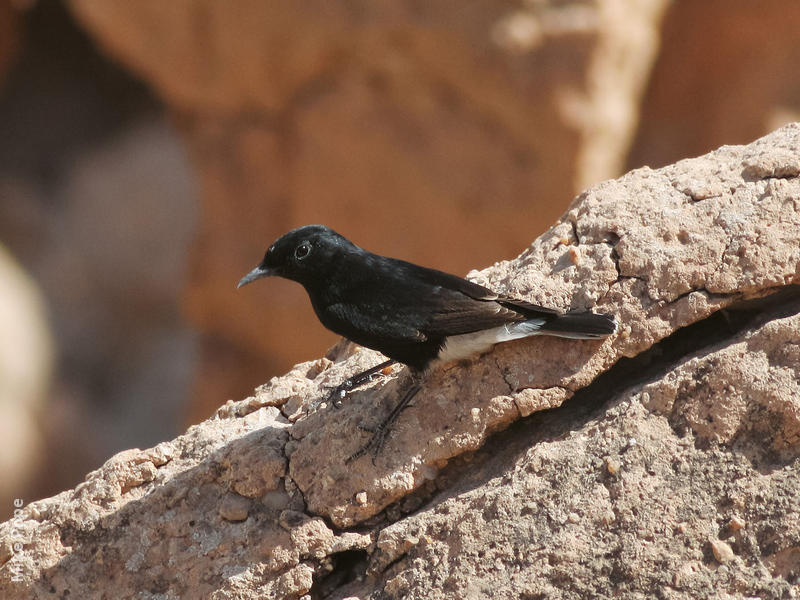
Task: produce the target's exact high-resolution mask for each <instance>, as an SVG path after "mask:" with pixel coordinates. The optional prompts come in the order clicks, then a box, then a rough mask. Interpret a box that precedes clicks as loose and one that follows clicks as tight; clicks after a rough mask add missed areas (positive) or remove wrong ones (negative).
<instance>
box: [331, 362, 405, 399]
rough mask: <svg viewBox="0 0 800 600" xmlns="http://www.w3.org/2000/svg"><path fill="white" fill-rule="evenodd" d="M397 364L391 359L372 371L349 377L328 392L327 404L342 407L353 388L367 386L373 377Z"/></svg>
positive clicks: (368, 370)
mask: <svg viewBox="0 0 800 600" xmlns="http://www.w3.org/2000/svg"><path fill="white" fill-rule="evenodd" d="M395 362H397V361H395V360H392V359H389V360H386V361H384V362H382V363H381V364H379V365H375V366H374V367H372V368H371V369H367V370H366V371H362V372H361V373H356V374H355V375H353V376H352V377H348V378H347V379H345V380H344V381H343V382H342V383H340V384H339V385H337V386H336V387H335V388H333V389H332V390H331V391H330V392H328V395H327V396H326V397H325V400H326V402H331V403H333V405H334V406H336V407H339V406H341V405H342V399H343V398H344V397H345V396H347V392H349V391H350V390H352V389H353V388H357V387H358V386H360V385H363V384H365V383H366V382H368V381H369V380H370V379H372V377H373V375H375V374H376V373H378V372H380V371H383V370H384V369H385V368H386V367H389V366H391V365H393V364H394V363H395Z"/></svg>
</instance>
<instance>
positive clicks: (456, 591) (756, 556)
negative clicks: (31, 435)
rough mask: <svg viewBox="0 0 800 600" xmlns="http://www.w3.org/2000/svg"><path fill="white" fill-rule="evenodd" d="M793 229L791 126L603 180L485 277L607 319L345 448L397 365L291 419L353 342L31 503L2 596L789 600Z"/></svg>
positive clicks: (11, 531) (793, 465)
mask: <svg viewBox="0 0 800 600" xmlns="http://www.w3.org/2000/svg"><path fill="white" fill-rule="evenodd" d="M799 231H800V124H794V125H790V126H787V127H785V128H782V129H780V130H778V131H776V132H775V133H773V134H771V135H770V136H768V137H765V138H763V139H761V140H758V141H756V142H754V143H752V144H750V145H749V146H741V147H724V148H721V149H719V150H717V151H715V152H713V153H711V154H709V155H707V156H704V157H701V158H697V159H692V160H686V161H681V162H680V163H677V164H676V165H672V166H670V167H667V168H664V169H661V170H658V171H653V170H650V169H640V170H637V171H634V172H632V173H630V174H628V175H626V176H624V177H622V178H620V179H618V180H615V181H610V182H606V183H604V184H601V185H599V186H596V187H595V188H592V189H590V190H588V191H587V192H585V193H584V194H582V195H581V196H580V197H578V198H577V199H576V200H575V202H574V203H573V204H572V206H571V207H570V210H569V212H568V213H567V214H566V215H565V216H564V217H563V219H562V220H561V221H560V222H559V223H557V224H556V225H555V226H554V227H553V228H551V229H550V230H549V231H548V232H547V233H546V234H544V235H543V236H541V237H540V238H539V239H537V240H536V241H535V242H534V243H533V244H532V245H531V246H530V248H529V249H528V250H526V251H525V252H524V253H523V254H522V255H521V256H520V257H518V258H517V259H514V260H512V261H507V262H504V263H498V264H497V265H495V266H494V267H491V268H489V269H486V270H485V271H482V272H474V273H473V274H472V277H473V278H474V279H475V280H477V281H480V282H482V283H486V284H488V285H491V286H492V287H494V288H496V289H498V290H501V291H504V292H507V293H511V294H514V295H517V296H521V297H524V298H528V299H530V300H533V301H537V302H544V303H547V304H552V305H555V306H560V307H562V308H570V307H573V308H577V307H588V306H597V307H598V308H599V309H601V310H608V311H611V312H614V313H616V314H617V315H618V316H619V318H620V320H621V327H620V331H619V333H618V334H617V335H615V336H614V337H612V338H610V339H608V340H606V341H604V342H602V343H599V342H580V341H570V340H554V339H544V338H543V339H531V340H523V341H519V342H515V343H510V344H506V345H503V346H500V347H498V348H496V350H495V351H493V352H492V353H489V354H487V355H485V356H483V357H481V358H479V359H476V360H474V361H472V362H471V363H469V364H468V365H455V366H452V367H450V368H448V369H445V370H442V371H440V372H438V373H437V374H436V375H435V376H434V377H432V378H431V379H430V380H429V381H428V382H427V383H426V385H425V387H424V389H423V391H422V392H421V393H420V394H419V396H418V397H417V399H416V400H415V403H414V406H412V407H411V408H409V409H408V410H407V411H405V412H404V413H403V414H402V416H401V418H400V419H399V421H398V422H397V425H396V427H395V429H394V430H393V433H392V435H391V436H390V437H389V440H388V443H387V445H386V447H385V448H384V450H383V452H382V453H381V454H380V455H379V456H378V458H377V460H376V461H375V464H373V463H372V462H371V461H370V460H369V458H368V457H363V458H361V459H358V460H357V461H355V462H353V463H351V464H349V465H345V464H344V460H345V458H346V457H347V456H349V455H350V454H351V453H352V452H353V451H354V450H356V449H357V448H358V447H359V446H360V445H361V444H362V443H363V442H364V441H365V439H366V434H365V433H363V432H361V431H360V430H359V429H358V425H360V424H365V425H369V424H371V423H374V422H376V421H377V420H378V419H380V418H381V416H382V415H383V414H384V411H385V410H386V409H387V407H388V405H389V403H390V402H393V401H395V400H396V398H397V395H398V394H399V391H400V388H401V387H402V386H403V385H404V379H405V377H406V374H405V372H404V371H403V370H402V369H397V370H396V374H395V375H393V376H392V377H390V378H388V380H383V381H377V382H375V383H373V384H372V385H370V386H368V387H367V388H365V389H363V390H359V391H357V392H355V393H353V394H352V395H351V396H350V398H349V399H348V400H347V401H346V402H345V405H344V407H343V408H341V409H339V410H336V409H334V408H332V407H325V408H321V409H319V410H318V411H317V412H315V413H312V414H311V415H309V416H307V417H301V415H302V408H303V406H304V405H306V403H307V402H308V401H310V400H313V399H316V398H318V397H319V396H320V394H322V393H323V392H324V388H325V386H328V385H331V384H333V383H335V382H338V381H340V380H341V379H342V378H343V377H345V376H346V375H348V374H350V373H352V372H353V371H355V370H357V369H358V368H360V367H363V366H365V365H371V364H374V362H376V361H377V360H379V357H378V356H377V355H376V354H375V353H373V352H370V351H366V350H358V349H355V348H353V347H352V346H351V345H348V344H340V345H339V346H337V347H336V348H334V350H333V351H332V352H331V353H329V356H328V357H327V358H323V359H319V360H317V361H311V362H308V363H303V364H301V365H297V366H296V367H295V368H294V369H293V370H292V371H291V372H290V373H288V374H287V375H286V376H284V377H280V378H274V379H273V380H272V381H271V382H270V383H269V384H267V385H265V386H263V387H262V388H260V389H259V390H257V393H256V395H255V396H254V397H252V398H248V399H246V400H243V401H240V402H229V403H228V404H226V405H225V406H223V407H222V408H220V410H219V411H218V414H217V416H216V417H215V418H213V419H210V420H208V421H206V422H204V423H202V424H200V425H198V426H195V427H192V428H191V429H190V430H189V431H188V432H187V433H186V434H185V435H183V436H181V437H179V438H177V439H176V440H174V441H172V442H169V443H165V444H162V445H160V446H158V447H156V448H154V449H151V450H146V451H139V450H131V451H128V452H124V453H122V454H120V455H117V456H116V457H114V458H112V459H111V460H110V461H108V462H107V463H106V464H105V465H104V466H103V467H101V468H100V469H99V470H98V471H95V472H94V473H92V474H90V475H89V476H88V478H87V481H86V482H85V483H83V484H82V485H80V486H79V487H78V488H76V489H75V490H71V491H67V492H64V493H63V494H60V495H59V496H56V497H55V498H52V499H48V500H42V501H39V502H36V503H33V504H31V505H29V506H27V507H25V508H23V509H22V510H21V511H20V513H19V514H18V515H17V516H16V517H15V518H14V519H12V520H11V521H9V522H7V523H5V524H3V525H1V526H0V564H2V566H0V596H2V597H4V598H5V597H8V598H27V597H47V596H48V595H54V596H55V597H63V596H64V595H65V593H66V591H67V590H69V592H70V595H71V596H72V597H82V598H112V597H113V598H120V597H148V598H156V597H157V598H186V597H213V598H243V597H248V598H275V597H277V598H300V597H302V596H303V595H305V594H309V595H310V597H319V598H323V597H328V598H347V597H358V598H366V597H374V598H377V597H390V598H431V597H447V598H490V597H491V598H518V597H542V598H544V597H547V598H587V597H612V596H614V597H630V598H639V597H641V598H645V597H666V598H699V597H733V598H745V597H767V598H773V597H774V598H781V597H791V594H796V593H798V592H800V588H798V577H800V567H798V561H797V557H798V556H799V555H800V519H798V503H797V497H798V496H799V495H800V466H799V463H798V461H799V460H800V417H798V415H800V403H799V402H800V401H798V398H799V397H800V393H798V392H800V386H799V385H798V378H799V377H800V354H798V350H797V349H798V348H799V347H800V291H798V287H797V286H798V284H800V244H798V242H797V238H798V232H799ZM562 402H563V404H561V403H562ZM559 404H561V406H558V405H559ZM554 406H557V408H554V409H553V410H549V411H542V409H544V408H550V407H554ZM532 412H536V414H533V415H531V416H529V417H527V418H525V419H522V418H521V415H522V414H530V413H532ZM509 426H510V427H509ZM501 430H503V431H502V433H499V434H497V435H494V436H492V437H488V436H489V434H491V433H493V432H498V431H501ZM734 524H735V525H734ZM15 543H16V544H19V545H18V546H17V547H16V548H15V547H14V544H15Z"/></svg>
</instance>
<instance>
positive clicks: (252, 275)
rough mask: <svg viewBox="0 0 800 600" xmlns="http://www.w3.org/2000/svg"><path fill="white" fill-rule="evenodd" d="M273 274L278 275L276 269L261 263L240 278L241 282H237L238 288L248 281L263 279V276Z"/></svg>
mask: <svg viewBox="0 0 800 600" xmlns="http://www.w3.org/2000/svg"><path fill="white" fill-rule="evenodd" d="M273 275H277V273H276V272H275V269H268V268H267V267H262V266H261V265H258V266H257V267H256V268H255V269H253V270H252V271H250V272H249V273H248V274H247V275H245V276H244V277H242V278H241V279H240V280H239V283H238V284H236V289H237V290H238V289H239V288H240V287H242V286H243V285H247V284H248V283H251V282H253V281H255V280H256V279H261V278H262V277H271V276H273Z"/></svg>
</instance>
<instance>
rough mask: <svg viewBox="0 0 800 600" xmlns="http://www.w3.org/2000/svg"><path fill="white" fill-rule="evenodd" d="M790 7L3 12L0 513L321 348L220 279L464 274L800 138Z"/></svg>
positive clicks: (191, 6) (795, 10) (277, 284)
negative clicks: (267, 264) (681, 171)
mask: <svg viewBox="0 0 800 600" xmlns="http://www.w3.org/2000/svg"><path fill="white" fill-rule="evenodd" d="M798 31H800V4H798V3H797V2H795V1H794V0H765V1H763V2H760V3H753V2H749V1H747V0H706V1H705V2H694V1H692V0H676V1H673V2H669V1H667V0H584V1H578V0H575V1H557V0H527V1H518V2H500V1H497V0H495V1H488V0H487V1H483V2H473V3H468V4H465V3H462V2H436V3H427V2H416V1H414V0H406V1H396V0H393V1H389V0H385V1H378V2H376V1H370V2H359V1H353V2H341V3H331V2H322V1H310V2H304V3H266V2H261V1H259V0H234V1H232V2H210V1H204V0H171V1H170V2H162V1H159V0H139V1H138V2H128V1H124V0H72V1H71V2H58V1H56V0H40V1H31V0H0V244H1V245H2V251H0V279H1V280H2V284H1V285H0V326H1V327H2V334H3V335H2V337H0V361H2V362H0V433H2V434H3V440H2V444H3V452H2V459H1V460H0V468H2V477H1V478H0V518H4V517H6V516H7V515H8V514H9V513H10V512H11V510H12V508H13V506H12V499H13V498H24V499H25V500H26V501H27V500H30V499H32V498H34V497H39V496H44V495H49V494H52V493H54V492H56V491H58V490H60V489H63V488H65V487H70V486H72V485H74V484H75V483H76V482H77V481H79V480H80V479H81V478H82V477H83V475H84V474H85V473H86V471H88V470H89V469H92V468H94V467H96V466H98V465H99V464H100V463H101V462H102V461H103V460H105V458H107V457H108V456H110V455H111V454H112V453H113V452H115V451H117V450H120V449H123V448H128V447H133V446H138V447H145V446H150V445H153V444H154V443H156V442H158V441H160V440H163V439H168V438H171V437H174V436H175V435H176V434H177V433H179V432H180V431H182V430H183V429H184V428H185V426H186V425H187V424H188V423H191V422H196V421H199V420H200V419H202V418H204V417H206V416H208V415H209V414H211V413H212V412H213V410H214V409H215V408H216V407H217V406H218V405H219V404H221V403H223V402H224V401H225V400H227V399H228V398H234V399H239V398H241V397H243V396H245V395H247V394H249V393H250V391H251V390H252V388H253V387H254V386H256V385H258V384H260V383H263V382H264V381H266V380H267V379H268V378H269V377H270V376H271V375H274V374H277V373H280V372H283V371H285V370H286V369H287V367H289V366H290V365H291V364H293V363H294V362H297V361H300V360H305V359H310V358H313V357H317V356H319V355H321V354H322V353H323V352H324V350H325V349H326V347H328V346H329V345H330V344H332V343H333V342H334V341H335V339H336V338H335V336H333V335H332V334H329V333H328V332H326V331H324V330H323V329H322V327H321V326H319V325H318V324H317V323H316V319H315V318H314V316H313V314H312V312H311V309H310V306H309V304H308V302H307V300H306V298H305V295H304V293H303V292H302V290H301V289H300V288H299V287H298V286H296V285H293V284H291V283H289V282H283V281H270V282H269V283H268V284H263V285H261V286H260V287H256V288H248V289H247V290H246V291H240V292H238V293H237V292H236V291H235V289H234V285H235V282H236V281H237V280H238V278H239V277H240V276H241V275H242V274H243V273H245V272H246V271H247V270H249V269H250V268H251V267H252V266H253V265H254V264H255V263H256V262H257V261H258V260H259V259H260V257H261V255H262V254H263V251H264V249H265V248H266V246H267V245H268V244H269V242H271V241H272V239H273V238H274V237H276V236H277V235H279V234H280V233H282V232H284V231H286V230H288V229H290V228H292V227H295V226H298V225H301V224H306V223H311V222H319V223H326V224H328V225H330V226H332V227H334V228H335V229H338V230H340V231H341V232H342V233H345V234H347V235H348V237H350V238H351V239H353V240H354V241H356V242H357V243H359V244H361V245H363V246H366V247H368V248H370V249H373V250H376V251H378V252H381V253H385V254H389V255H396V256H402V257H404V258H407V259H410V260H413V261H415V262H419V263H422V264H426V265H431V266H436V267H438V268H442V269H445V270H449V271H452V272H455V273H461V274H463V273H465V272H467V271H468V270H469V269H471V268H479V267H484V266H487V265H488V264H491V263H493V262H494V261H496V260H500V259H505V258H510V257H513V256H515V255H516V254H518V253H519V252H520V251H521V250H522V249H523V248H525V247H526V246H527V245H528V244H529V243H530V242H531V241H532V240H533V239H534V238H535V237H536V236H538V235H539V234H540V233H542V232H543V231H544V230H546V229H547V228H548V227H549V225H550V224H551V223H552V222H553V221H554V220H555V219H556V218H557V217H558V216H559V215H560V214H561V213H562V212H563V211H564V210H565V208H566V206H567V204H568V203H569V202H570V200H571V199H572V197H573V195H574V194H575V193H577V192H578V191H580V190H581V189H583V188H584V187H586V186H587V185H590V184H592V183H595V182H597V181H600V180H603V179H607V178H611V177H615V176H617V175H619V174H620V173H622V172H624V171H625V170H627V169H629V168H634V167H637V166H641V165H644V164H648V165H650V166H653V167H659V166H662V165H664V164H667V163H670V162H672V161H674V160H676V159H679V158H681V157H684V156H691V155H697V154H701V153H703V152H706V151H708V150H711V149H713V148H715V147H716V146H719V145H721V144H736V143H744V142H748V141H750V140H752V139H754V138H755V137H757V136H759V135H761V134H762V133H765V132H767V131H769V130H771V129H774V128H775V127H777V126H778V125H780V124H781V123H784V122H788V121H791V120H797V119H798V118H800V75H799V73H800V71H798V69H797V64H800V44H798V37H800V35H799V34H798V33H797V32H798Z"/></svg>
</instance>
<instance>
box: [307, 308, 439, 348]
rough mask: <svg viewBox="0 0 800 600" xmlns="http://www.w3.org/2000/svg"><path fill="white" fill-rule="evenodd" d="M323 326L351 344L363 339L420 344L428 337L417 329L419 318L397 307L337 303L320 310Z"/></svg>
mask: <svg viewBox="0 0 800 600" xmlns="http://www.w3.org/2000/svg"><path fill="white" fill-rule="evenodd" d="M324 313H325V314H324V315H320V316H321V317H324V318H323V323H325V325H326V326H328V328H329V329H332V330H333V331H336V332H337V333H339V334H340V335H343V336H345V337H346V338H348V339H351V340H353V341H356V342H359V343H364V342H363V340H365V339H367V338H379V339H384V340H391V341H393V342H424V341H426V340H427V339H428V337H427V336H426V335H425V334H424V333H423V332H422V331H420V329H419V328H418V325H419V321H420V319H419V317H418V316H415V315H411V314H404V311H403V310H399V311H398V309H397V307H396V306H395V307H389V306H385V305H383V304H381V303H375V302H373V303H370V304H366V303H360V302H359V303H356V302H353V303H350V302H338V303H335V304H330V305H328V306H327V307H325V309H324Z"/></svg>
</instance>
